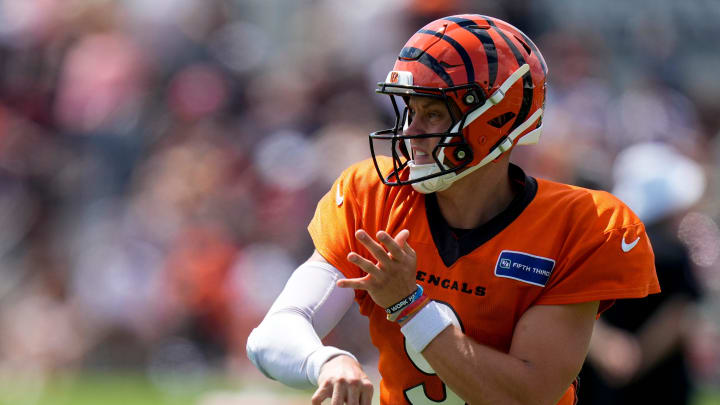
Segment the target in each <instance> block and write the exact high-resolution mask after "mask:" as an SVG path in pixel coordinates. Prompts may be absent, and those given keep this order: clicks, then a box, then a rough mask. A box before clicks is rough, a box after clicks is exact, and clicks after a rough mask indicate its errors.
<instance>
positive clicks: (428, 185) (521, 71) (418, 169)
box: [405, 63, 543, 194]
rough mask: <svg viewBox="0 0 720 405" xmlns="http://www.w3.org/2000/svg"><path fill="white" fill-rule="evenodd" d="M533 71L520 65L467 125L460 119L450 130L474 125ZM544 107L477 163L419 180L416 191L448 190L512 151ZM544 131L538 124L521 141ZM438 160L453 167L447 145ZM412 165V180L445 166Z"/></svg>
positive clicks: (538, 117) (534, 139) (426, 192)
mask: <svg viewBox="0 0 720 405" xmlns="http://www.w3.org/2000/svg"><path fill="white" fill-rule="evenodd" d="M529 70H530V65H528V64H527V63H526V64H524V65H522V66H520V67H519V68H518V69H517V70H515V72H513V74H512V75H510V77H508V78H507V79H506V80H505V81H504V82H503V84H502V85H501V86H500V88H498V89H497V90H495V92H494V93H493V94H492V95H490V97H488V99H487V100H486V101H485V103H484V104H483V105H482V106H480V107H478V108H477V109H475V110H473V111H472V112H471V113H470V114H468V116H467V118H466V119H465V124H464V125H463V128H460V122H458V123H456V124H455V125H454V126H453V128H452V129H451V130H450V132H451V133H457V132H458V131H460V130H462V129H464V128H465V127H467V126H468V125H470V124H471V123H472V122H473V121H475V120H476V119H477V118H478V117H480V116H481V115H483V114H485V112H487V111H488V110H489V109H490V108H492V107H493V106H495V105H497V104H499V103H500V102H501V101H502V100H503V98H505V93H507V91H508V90H509V89H510V87H512V86H513V84H515V82H517V81H518V80H520V78H521V77H522V76H523V75H525V74H526V73H527V72H528V71H529ZM542 113H543V111H542V109H538V110H537V111H535V113H533V114H532V115H531V116H530V117H529V118H528V119H527V120H525V122H523V123H522V124H521V125H519V126H518V127H517V128H515V129H514V130H513V131H512V132H511V133H510V134H508V136H507V137H506V138H505V141H503V142H502V143H501V144H500V145H498V146H496V147H495V148H494V149H493V150H492V151H490V153H488V154H487V155H486V156H485V157H484V158H483V159H482V160H481V161H480V163H478V164H477V165H475V166H471V167H469V168H467V169H465V170H464V171H463V172H461V173H459V174H458V173H456V172H451V173H446V174H443V175H441V176H437V177H433V178H430V179H427V180H423V181H419V182H417V183H412V186H413V188H414V189H415V191H417V192H419V193H423V194H429V193H434V192H438V191H443V190H446V189H447V188H448V187H450V186H451V185H452V184H453V183H454V182H455V181H457V180H459V179H461V178H463V177H465V176H467V175H468V174H470V173H472V172H474V171H475V170H477V169H479V168H481V167H483V166H485V165H486V164H488V163H489V162H491V161H493V160H495V159H497V158H498V157H499V156H500V155H502V154H503V153H505V152H506V151H508V150H510V148H512V146H513V144H514V143H515V139H516V138H517V137H518V136H519V135H520V134H521V133H523V132H524V131H525V130H527V129H528V128H529V127H530V125H532V124H534V123H535V122H537V120H538V119H540V117H541V116H542ZM405 127H406V128H407V121H406V123H405ZM541 132H542V125H541V126H540V127H538V128H537V129H535V130H533V131H531V132H529V133H528V134H526V136H525V137H523V139H521V140H520V141H519V143H520V144H523V145H527V144H532V143H537V141H538V139H539V137H540V133H541ZM525 138H528V139H527V141H525ZM451 139H452V137H451V136H448V137H446V138H445V139H444V140H443V142H446V143H447V142H450V140H451ZM438 160H439V161H440V164H441V165H442V168H443V169H442V170H448V169H449V167H448V166H447V165H445V163H444V160H445V147H442V148H440V151H439V152H438ZM408 166H409V167H410V180H412V179H418V178H421V177H425V176H430V175H433V174H435V173H439V172H440V171H441V167H440V166H438V165H437V164H435V163H428V164H422V165H416V164H415V161H414V160H411V161H409V162H408Z"/></svg>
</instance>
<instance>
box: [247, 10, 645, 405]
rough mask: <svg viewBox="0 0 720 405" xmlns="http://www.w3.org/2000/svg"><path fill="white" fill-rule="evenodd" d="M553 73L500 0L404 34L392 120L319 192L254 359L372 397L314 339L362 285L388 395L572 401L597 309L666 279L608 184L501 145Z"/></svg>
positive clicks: (276, 372) (358, 397)
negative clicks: (385, 149) (365, 153)
mask: <svg viewBox="0 0 720 405" xmlns="http://www.w3.org/2000/svg"><path fill="white" fill-rule="evenodd" d="M546 76H547V67H546V65H545V61H544V59H543V57H542V55H541V54H540V51H539V50H538V48H537V47H536V46H535V44H534V43H533V42H532V41H531V40H530V39H529V38H528V37H527V36H526V35H525V34H523V33H522V32H521V31H520V30H518V29H517V28H515V27H513V26H512V25H510V24H508V23H506V22H504V21H501V20H499V19H497V18H493V17H487V16H481V15H457V16H450V17H446V18H441V19H439V20H436V21H433V22H431V23H430V24H428V25H426V26H425V27H423V28H422V29H420V30H419V31H418V32H417V33H415V34H414V35H413V36H412V37H411V38H410V40H409V41H408V42H407V44H406V45H405V47H403V48H402V50H401V51H400V55H399V56H398V59H397V61H396V63H395V66H394V67H393V69H392V71H391V72H390V73H389V74H388V75H387V78H386V80H385V81H384V82H381V83H379V88H378V90H377V91H378V92H379V93H382V94H386V95H388V96H389V97H390V98H391V101H392V103H393V106H394V107H395V113H396V122H395V125H394V127H393V128H390V129H387V130H382V131H378V132H375V133H372V134H371V135H370V145H371V152H372V159H369V160H367V161H364V162H360V163H358V164H355V165H353V166H351V167H350V168H348V169H347V170H345V172H343V173H342V175H341V176H340V177H339V178H338V179H337V180H336V181H335V183H334V184H333V186H332V188H331V190H330V191H329V192H328V193H327V194H326V195H325V196H324V197H323V198H322V200H321V201H320V202H319V204H318V206H317V210H316V212H315V216H314V218H313V219H312V221H311V223H310V225H309V232H310V235H311V236H312V239H313V242H314V244H315V249H316V250H315V252H314V253H313V255H312V256H311V257H310V259H309V260H308V261H307V262H305V263H304V264H302V265H301V266H299V268H298V269H297V270H296V271H295V272H294V274H293V275H292V277H291V278H290V280H289V281H288V283H287V285H286V287H285V289H284V291H283V292H282V293H281V295H280V296H279V297H278V299H277V300H276V302H275V303H274V304H273V306H272V308H271V309H270V311H269V312H268V314H267V316H266V317H265V319H264V320H263V322H262V323H261V324H260V325H259V326H258V327H257V328H256V329H255V330H254V331H253V332H252V334H251V336H250V338H249V339H248V343H247V349H248V355H249V357H250V359H251V360H252V361H253V363H254V364H255V365H256V366H257V367H258V368H259V369H260V370H261V371H262V372H263V373H265V374H266V375H267V376H268V377H270V378H273V379H276V380H278V381H281V382H284V383H286V384H288V385H291V386H296V387H310V386H317V389H316V391H315V394H314V395H313V397H312V403H313V404H320V403H321V402H322V401H323V400H324V399H327V398H332V404H363V405H367V404H370V401H371V397H372V392H373V387H372V384H371V383H370V381H369V380H368V377H367V376H366V374H365V372H364V371H363V370H362V367H361V366H360V364H359V363H358V362H357V360H356V359H355V357H354V356H353V355H352V354H351V353H348V352H346V351H343V350H340V349H338V348H334V347H329V346H324V345H323V344H322V342H321V340H320V339H321V338H322V337H324V336H325V335H326V334H327V333H328V332H329V331H330V330H331V329H332V328H333V327H334V326H335V325H336V324H337V322H338V321H339V320H340V318H341V317H342V316H343V314H344V313H345V312H346V311H347V310H348V308H349V307H350V306H351V303H352V300H353V299H355V301H356V302H357V303H358V304H359V307H360V311H361V312H362V314H364V315H365V316H367V317H368V318H369V320H370V336H371V338H372V341H373V344H374V345H375V346H376V347H377V349H378V351H379V354H380V358H379V371H380V375H381V377H382V381H381V382H380V402H381V404H385V405H390V404H393V405H394V404H413V405H419V404H437V403H442V404H464V403H471V404H528V403H532V404H555V403H559V404H572V403H574V401H575V398H576V395H575V393H576V385H577V384H576V376H577V374H578V371H579V370H580V367H581V365H582V363H583V361H584V359H585V356H586V354H587V351H588V343H589V340H590V336H591V333H592V329H593V323H594V321H595V319H596V318H597V317H598V316H599V314H600V313H602V312H603V311H604V310H605V309H607V308H608V307H609V306H610V305H612V303H613V302H614V300H616V299H619V298H638V297H644V296H646V295H648V294H650V293H657V292H659V285H658V282H657V277H656V275H655V268H654V264H653V253H652V249H651V246H650V241H649V240H648V237H647V235H646V233H645V229H644V227H643V224H642V222H641V221H640V220H639V219H638V218H637V216H635V214H633V212H632V211H631V210H630V209H628V208H627V207H626V206H625V205H623V204H622V203H621V202H620V201H619V200H618V199H616V198H614V197H613V196H612V195H610V194H608V193H605V192H599V191H592V190H587V189H583V188H579V187H574V186H570V185H565V184H559V183H555V182H551V181H547V180H543V179H539V178H534V177H532V176H530V175H528V174H526V173H525V172H524V171H523V170H522V169H521V168H520V167H518V166H516V165H513V164H511V163H510V162H509V158H510V153H509V152H510V151H511V150H512V149H513V148H514V147H515V146H516V145H518V144H532V143H535V142H537V141H538V138H539V136H540V134H541V132H542V116H543V108H544V103H545V80H546ZM378 140H383V141H384V142H388V141H389V143H390V144H391V146H392V147H391V151H390V155H391V156H389V157H385V156H379V155H378V154H377V153H376V152H375V142H376V141H378Z"/></svg>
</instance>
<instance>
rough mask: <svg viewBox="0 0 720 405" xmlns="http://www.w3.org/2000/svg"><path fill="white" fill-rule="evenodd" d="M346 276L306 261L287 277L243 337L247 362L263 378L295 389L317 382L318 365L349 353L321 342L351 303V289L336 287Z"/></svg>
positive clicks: (315, 384) (328, 266) (310, 385)
mask: <svg viewBox="0 0 720 405" xmlns="http://www.w3.org/2000/svg"><path fill="white" fill-rule="evenodd" d="M340 278H344V276H343V274H342V273H341V272H340V271H339V270H337V269H336V268H335V267H333V266H332V265H330V264H329V263H325V262H317V261H312V262H305V263H303V264H302V265H300V267H298V268H297V270H295V272H294V273H293V274H292V276H290V279H289V280H288V282H287V284H286V285H285V288H284V289H283V291H282V293H280V296H278V298H277V299H276V300H275V303H273V305H272V307H271V308H270V310H269V311H268V314H267V315H266V316H265V319H263V321H262V322H261V323H260V325H258V327H257V328H255V329H253V331H252V333H251V334H250V337H249V338H248V341H247V347H246V349H247V353H248V357H249V358H250V360H251V361H252V362H253V364H255V366H256V367H257V368H258V369H259V370H260V371H262V372H263V374H265V375H266V376H268V377H270V378H272V379H275V380H278V381H280V382H282V383H284V384H287V385H289V386H291V387H296V388H310V387H312V386H317V379H318V376H319V374H320V367H321V366H322V365H323V364H324V363H325V362H326V361H328V360H329V359H331V358H332V357H335V356H337V355H339V354H345V355H348V356H350V357H352V358H355V357H354V356H353V355H352V354H350V353H349V352H346V351H343V350H340V349H338V348H335V347H332V346H323V344H322V342H321V341H320V339H321V338H323V337H325V336H326V335H327V334H328V333H329V332H330V331H331V330H332V328H334V327H335V325H337V323H338V322H339V321H340V319H341V318H342V317H343V315H345V313H346V312H347V310H348V309H349V308H350V306H351V305H352V302H353V299H354V296H355V294H354V292H353V290H352V289H348V288H338V287H337V286H336V285H335V282H336V281H337V280H338V279H340Z"/></svg>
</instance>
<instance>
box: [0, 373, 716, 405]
mask: <svg viewBox="0 0 720 405" xmlns="http://www.w3.org/2000/svg"><path fill="white" fill-rule="evenodd" d="M310 396H311V393H310V392H307V391H298V390H293V389H290V388H285V387H283V386H281V385H280V384H278V383H275V382H272V381H262V380H257V379H256V378H252V379H251V380H242V379H238V380H237V381H231V380H229V379H228V378H224V377H219V376H205V377H203V378H202V379H201V380H199V379H197V378H188V379H184V380H177V379H176V380H170V379H168V380H163V381H161V382H160V383H159V384H158V381H155V382H152V381H150V380H148V379H147V378H146V377H145V376H144V375H142V374H134V373H127V374H122V373H116V372H115V373H96V374H92V375H91V374H83V375H80V376H75V377H67V376H66V377H61V378H55V379H53V380H50V381H47V382H46V383H44V384H39V383H38V382H37V381H33V380H32V379H28V378H22V379H17V380H13V379H12V378H11V376H8V375H4V376H3V379H2V381H0V404H1V405H255V404H257V405H307V404H309V403H310ZM326 402H327V401H326ZM376 402H377V401H376ZM694 405H720V389H706V390H703V391H701V392H700V393H699V394H698V395H697V398H696V401H694Z"/></svg>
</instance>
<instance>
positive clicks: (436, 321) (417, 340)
mask: <svg viewBox="0 0 720 405" xmlns="http://www.w3.org/2000/svg"><path fill="white" fill-rule="evenodd" d="M452 324H453V320H452V318H451V317H450V315H449V314H447V313H446V312H445V311H443V310H442V308H441V307H440V305H439V304H438V303H437V302H435V301H430V303H429V304H427V305H425V306H424V307H423V309H421V310H420V311H418V313H417V314H415V316H413V317H412V319H410V320H409V321H407V323H406V324H405V325H403V327H402V328H400V331H401V332H402V333H403V335H405V339H407V342H408V344H409V345H410V347H412V348H413V349H415V351H416V352H418V353H421V352H422V351H423V350H425V347H427V345H429V344H430V342H432V340H433V339H435V337H436V336H437V335H439V334H440V332H442V331H444V330H445V328H447V327H448V326H450V325H452Z"/></svg>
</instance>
